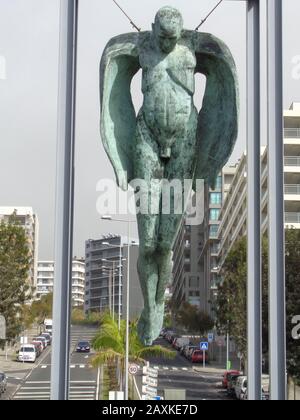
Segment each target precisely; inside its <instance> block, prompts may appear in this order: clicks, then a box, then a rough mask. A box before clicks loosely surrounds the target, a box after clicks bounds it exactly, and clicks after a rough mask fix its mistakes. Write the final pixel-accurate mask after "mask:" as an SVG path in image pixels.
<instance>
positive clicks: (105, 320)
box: [92, 314, 176, 383]
mask: <svg viewBox="0 0 300 420" xmlns="http://www.w3.org/2000/svg"><path fill="white" fill-rule="evenodd" d="M92 345H93V348H94V349H95V350H96V351H97V353H96V355H95V356H94V358H93V360H92V364H93V366H94V367H98V366H101V365H104V364H109V365H111V366H116V365H117V363H119V364H120V366H121V369H120V371H121V372H124V369H125V356H126V322H125V321H124V320H122V321H121V328H120V331H119V328H118V322H116V321H115V320H113V319H112V317H111V315H110V314H104V315H103V317H102V322H101V326H100V329H99V332H98V334H97V335H96V337H95V338H94V340H93V342H92ZM175 356H176V353H175V352H174V351H171V350H168V349H166V348H164V347H162V346H159V345H153V346H149V347H145V346H144V345H143V344H142V343H141V341H140V339H139V337H138V333H137V322H132V323H131V325H130V333H129V360H130V362H136V363H144V362H145V361H146V358H147V357H162V358H165V359H170V358H174V357H175ZM122 382H123V380H122V378H120V383H122Z"/></svg>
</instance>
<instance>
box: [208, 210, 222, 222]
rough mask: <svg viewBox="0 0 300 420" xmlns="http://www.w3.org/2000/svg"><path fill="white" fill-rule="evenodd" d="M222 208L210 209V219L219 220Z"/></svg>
mask: <svg viewBox="0 0 300 420" xmlns="http://www.w3.org/2000/svg"><path fill="white" fill-rule="evenodd" d="M219 215H220V209H210V213H209V220H213V221H217V220H219Z"/></svg>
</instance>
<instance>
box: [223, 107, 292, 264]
mask: <svg viewBox="0 0 300 420" xmlns="http://www.w3.org/2000/svg"><path fill="white" fill-rule="evenodd" d="M246 165H247V156H246V154H243V156H242V158H241V159H240V161H239V164H238V166H237V169H236V173H235V176H234V178H233V180H232V183H231V187H230V189H229V192H228V195H227V197H226V199H225V201H224V203H223V206H222V210H221V213H220V227H219V231H218V236H219V239H220V249H219V252H218V259H219V262H218V271H219V270H220V269H221V267H222V266H223V264H224V261H225V259H226V256H227V254H228V252H229V251H230V250H231V248H232V246H233V245H234V243H235V242H236V240H237V239H239V238H241V237H242V236H244V235H246V234H247V166H246ZM261 173H262V176H261V211H262V216H261V217H262V226H261V228H262V233H263V234H264V233H266V232H267V229H268V194H269V191H268V149H267V147H263V148H262V150H261ZM284 184H285V185H284V190H285V194H284V206H285V228H289V227H294V228H296V229H300V103H293V104H292V105H291V107H290V109H289V110H286V111H284Z"/></svg>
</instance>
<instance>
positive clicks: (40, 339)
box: [34, 335, 48, 349]
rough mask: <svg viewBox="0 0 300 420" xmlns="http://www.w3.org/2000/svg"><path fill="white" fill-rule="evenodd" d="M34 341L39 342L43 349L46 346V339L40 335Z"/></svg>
mask: <svg viewBox="0 0 300 420" xmlns="http://www.w3.org/2000/svg"><path fill="white" fill-rule="evenodd" d="M34 341H41V342H42V343H43V347H44V349H45V348H46V347H47V346H48V344H47V340H46V338H45V337H43V336H41V335H39V336H38V337H35V338H34Z"/></svg>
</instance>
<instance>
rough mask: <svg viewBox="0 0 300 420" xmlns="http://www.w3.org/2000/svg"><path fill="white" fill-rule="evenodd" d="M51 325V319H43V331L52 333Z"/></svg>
mask: <svg viewBox="0 0 300 420" xmlns="http://www.w3.org/2000/svg"><path fill="white" fill-rule="evenodd" d="M52 325H53V321H52V319H45V321H44V328H45V332H47V333H51V334H52Z"/></svg>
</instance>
